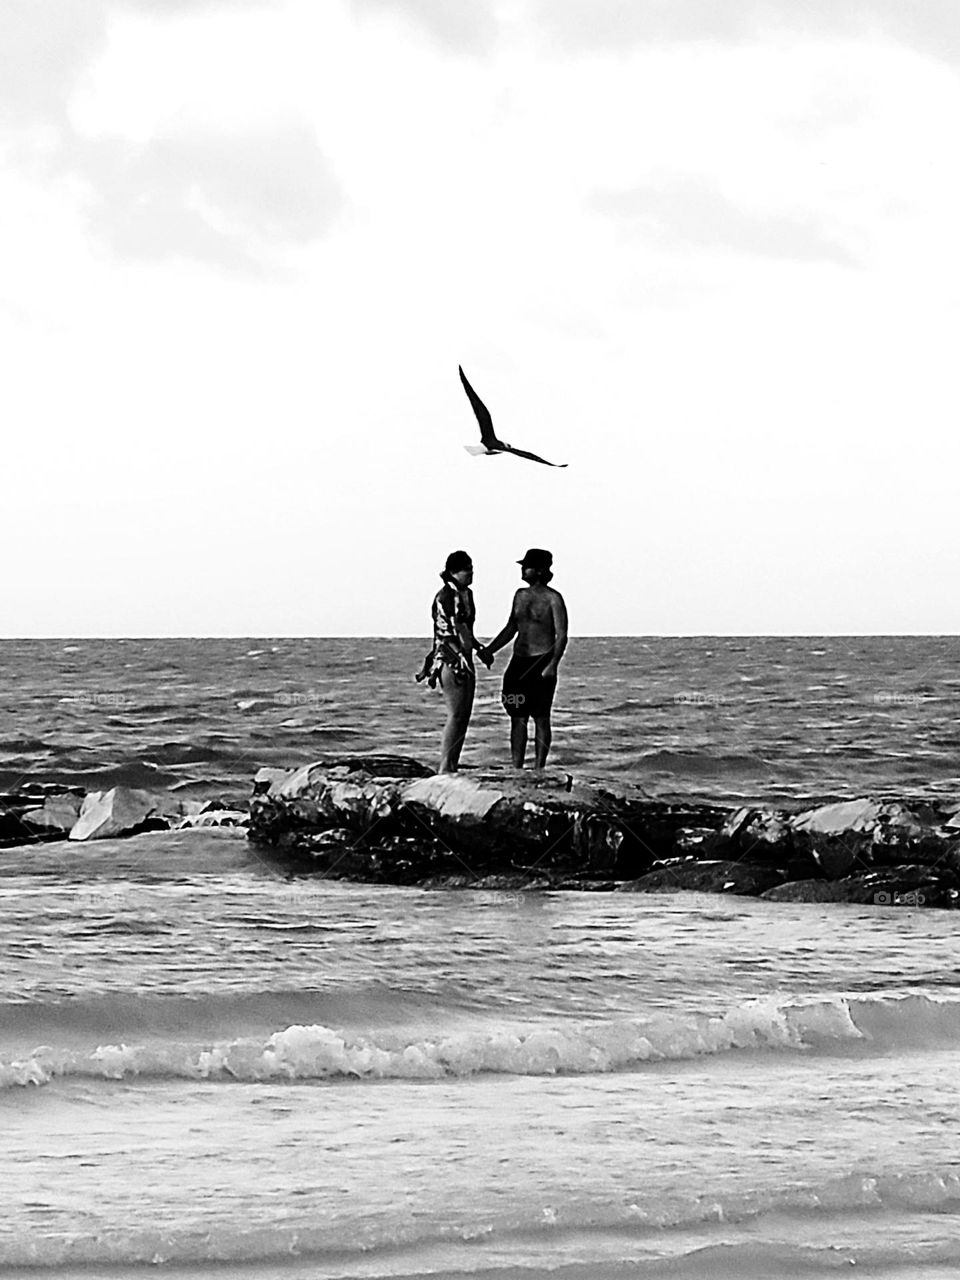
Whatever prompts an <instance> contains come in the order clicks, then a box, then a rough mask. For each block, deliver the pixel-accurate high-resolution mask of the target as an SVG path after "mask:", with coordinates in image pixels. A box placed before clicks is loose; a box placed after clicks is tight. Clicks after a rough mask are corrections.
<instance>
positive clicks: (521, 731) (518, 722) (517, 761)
mask: <svg viewBox="0 0 960 1280" xmlns="http://www.w3.org/2000/svg"><path fill="white" fill-rule="evenodd" d="M526 754H527V717H526V716H511V717H510V756H511V758H512V760H513V767H514V768H515V769H522V768H523V757H524V756H525V755H526Z"/></svg>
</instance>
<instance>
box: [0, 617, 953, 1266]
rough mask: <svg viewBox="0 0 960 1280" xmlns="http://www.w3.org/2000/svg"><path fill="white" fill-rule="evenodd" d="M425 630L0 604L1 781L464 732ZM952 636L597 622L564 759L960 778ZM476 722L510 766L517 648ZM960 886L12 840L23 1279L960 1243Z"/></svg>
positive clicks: (938, 1250) (819, 780)
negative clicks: (111, 614)
mask: <svg viewBox="0 0 960 1280" xmlns="http://www.w3.org/2000/svg"><path fill="white" fill-rule="evenodd" d="M426 648H427V641H426V640H425V639H419V640H418V639H411V638H403V639H384V638H370V639H339V640H338V639H300V638H298V639H283V638H276V639H249V640H247V639H182V640H171V639H163V640H159V639H158V640H143V639H130V640H90V639H76V640H69V639H62V640H8V641H0V711H2V718H0V791H3V792H9V791H12V790H14V789H16V788H17V787H18V786H22V785H23V784H25V783H28V782H32V781H33V782H35V781H43V782H61V783H64V784H69V785H72V786H81V787H83V788H85V789H87V790H93V789H103V788H105V787H108V786H113V785H116V784H118V783H125V784H128V785H132V786H136V787H143V788H147V789H150V790H169V791H173V792H175V793H176V794H178V795H182V796H184V797H186V798H203V799H209V800H216V801H217V802H222V803H223V804H224V805H228V806H229V805H239V806H241V807H242V806H244V805H245V803H246V800H247V797H248V796H249V793H250V784H251V779H252V776H253V774H254V773H255V772H256V770H257V769H258V768H259V767H261V766H263V765H271V766H289V767H291V768H292V767H294V766H297V765H301V764H304V763H307V762H309V761H311V760H315V759H321V758H328V759H332V758H336V757H337V756H340V755H343V754H356V753H363V752H367V751H375V752H377V753H383V752H392V753H397V754H403V755H409V756H413V757H416V758H418V759H421V760H424V761H426V762H431V761H434V760H435V758H436V754H437V750H438V746H439V735H440V729H441V724H442V720H443V710H442V699H441V697H440V695H439V694H437V693H436V692H435V691H433V692H432V691H430V690H428V689H426V688H424V687H423V686H422V685H418V684H416V683H415V681H414V679H413V676H414V672H415V671H416V670H417V669H418V668H419V666H420V664H421V661H422V658H423V654H424V651H425V650H426ZM957 649H958V643H957V640H956V638H954V637H872V638H849V637H823V638H819V637H801V638H790V637H749V638H743V637H739V638H737V637H724V638H718V637H698V638H659V637H648V638H575V639H574V640H573V641H572V642H571V646H570V649H569V652H568V656H567V658H566V659H565V660H564V663H563V665H562V668H561V677H560V684H559V690H558V695H557V704H556V710H555V716H554V734H555V737H554V751H553V754H552V757H551V762H550V768H551V771H552V774H553V775H563V774H573V775H574V776H575V777H594V778H601V779H603V778H607V779H610V780H611V781H613V782H615V783H617V784H620V785H624V784H631V785H635V786H637V787H640V788H642V789H643V790H644V791H646V792H647V793H648V794H650V795H651V796H660V797H700V798H706V799H710V800H714V801H717V802H720V803H728V804H731V805H734V804H748V803H749V804H753V803H755V804H776V805H789V806H794V807H796V806H798V805H800V804H803V803H805V802H808V801H811V802H813V801H825V800H830V799H839V798H845V797H846V798H848V797H854V796H863V795H870V796H897V797H918V798H922V797H925V796H926V797H933V796H936V797H941V798H942V797H947V798H951V797H954V798H958V799H960V750H958V749H960V718H958V711H960V662H958V652H957ZM503 656H504V655H501V661H499V662H498V667H497V668H495V670H494V672H492V673H487V672H485V671H481V673H480V677H479V685H478V696H477V702H476V707H475V712H474V719H473V723H472V725H471V729H470V734H469V737H468V739H467V743H466V747H465V750H464V755H463V766H464V768H465V771H466V772H467V774H468V775H469V771H470V770H471V769H479V768H482V767H484V766H486V765H489V764H492V763H494V762H496V763H502V762H503V761H504V759H505V757H506V754H507V724H506V717H505V716H504V714H503V711H502V709H501V707H500V706H499V701H498V696H497V690H498V669H499V670H502V667H503V661H502V658H503ZM958 924H960V918H958V917H957V916H955V915H954V914H953V913H952V912H950V911H941V910H931V909H918V908H914V907H910V906H894V905H875V906H869V907H866V906H849V905H835V904H834V905H824V904H818V905H806V904H786V903H771V902H764V901H763V900H760V899H749V898H739V897H724V896H709V895H701V894H695V893H675V894H652V895H643V894H618V893H575V892H556V893H552V892H530V891H527V892H492V891H469V890H421V889H416V888H397V887H391V886H371V885H358V884H349V883H346V882H332V881H329V880H327V879H324V878H323V877H322V876H314V877H310V876H299V877H297V876H293V875H291V874H290V873H289V872H288V871H287V869H286V868H284V866H283V865H282V863H280V862H278V861H277V860H276V859H275V858H274V857H272V856H271V855H270V854H269V853H268V852H267V851H264V850H262V849H257V848H254V847H253V846H251V845H250V844H249V842H248V841H247V839H246V837H245V834H244V832H243V831H242V830H241V829H228V828H222V829H200V830H192V831H161V832H148V833H145V834H142V835H138V836H133V837H130V838H128V839H118V840H113V839H111V840H102V841H96V842H92V843H89V844H76V843H66V842H64V843H52V844H41V845H30V846H27V845H24V846H14V847H8V848H2V849H0V946H2V957H3V963H2V965H0V1188H2V1191H0V1280H2V1277H4V1276H11V1277H37V1278H41V1277H51V1278H54V1277H55V1278H56V1280H73V1278H76V1280H80V1277H83V1280H97V1278H99V1277H103V1278H104V1280H107V1278H108V1277H109V1278H110V1280H123V1278H126V1277H131V1278H139V1277H146V1276H151V1277H161V1278H164V1280H165V1278H167V1277H170V1278H171V1280H172V1278H174V1277H176V1278H177V1280H193V1278H196V1280H200V1278H201V1277H203V1278H209V1277H224V1278H227V1277H230V1278H232V1277H240V1278H241V1280H243V1278H249V1280H267V1278H276V1280H340V1278H343V1280H347V1278H349V1280H381V1278H386V1277H390V1278H391V1280H396V1278H399V1277H409V1278H412V1277H434V1278H437V1277H461V1276H463V1277H466V1276H481V1277H487V1278H489V1280H537V1278H541V1277H548V1276H549V1277H556V1278H557V1280H594V1278H596V1280H607V1278H608V1277H609V1278H610V1280H614V1278H616V1280H626V1278H630V1280H633V1278H634V1277H636V1278H637V1280H640V1278H644V1277H665V1278H667V1277H669V1278H674V1280H687V1278H689V1280H700V1278H702V1277H731V1278H735V1277H746V1278H753V1277H757V1278H760V1277H763V1278H766V1277H771V1278H774V1277H835V1276H838V1275H847V1274H853V1275H857V1276H861V1277H862V1276H871V1277H886V1278H887V1280H907V1278H914V1277H916V1278H917V1280H921V1278H922V1280H941V1277H942V1278H946V1277H956V1276H958V1275H960V1106H958V1080H960V1071H958V1066H960V1058H958V1049H960V941H958Z"/></svg>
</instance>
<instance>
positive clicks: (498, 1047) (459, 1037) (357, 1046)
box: [0, 995, 960, 1088]
mask: <svg viewBox="0 0 960 1280" xmlns="http://www.w3.org/2000/svg"><path fill="white" fill-rule="evenodd" d="M958 1041H960V1002H957V1001H951V1000H935V999H933V998H931V997H928V996H922V995H916V996H906V997H897V998H889V997H888V998H885V999H878V1000H870V999H862V1000H846V999H841V998H837V999H834V1000H820V1001H814V1002H811V1003H807V1004H802V1003H794V1004H778V1003H776V1001H774V1000H758V1001H752V1002H749V1003H746V1004H743V1005H739V1006H737V1007H735V1008H732V1009H730V1010H728V1011H726V1012H725V1013H723V1014H721V1015H719V1016H715V1017H711V1016H708V1015H703V1014H662V1015H658V1016H654V1017H651V1018H643V1019H640V1018H632V1019H619V1020H616V1021H605V1022H599V1021H598V1022H569V1023H567V1022H558V1023H555V1024H539V1025H526V1026H524V1025H519V1024H518V1025H504V1024H502V1023H499V1024H496V1025H490V1024H486V1023H484V1024H481V1025H479V1026H477V1025H474V1026H470V1027H467V1028H461V1029H458V1030H456V1031H454V1032H451V1033H449V1034H446V1035H443V1034H437V1035H433V1034H429V1035H424V1034H423V1033H422V1031H418V1032H411V1031H409V1030H408V1029H405V1028H404V1027H403V1026H402V1025H401V1026H395V1027H380V1028H377V1029H376V1030H373V1031H366V1032H363V1033H360V1032H351V1031H346V1030H344V1029H343V1028H340V1029H336V1028H334V1027H331V1026H327V1025H322V1024H316V1023H313V1024H300V1023H297V1024H294V1025H291V1026H287V1027H286V1028H285V1029H283V1030H280V1031H275V1032H273V1033H272V1034H270V1035H268V1036H263V1035H259V1036H249V1035H245V1036H240V1037H238V1038H236V1039H230V1040H227V1039H224V1040H210V1041H206V1042H204V1041H199V1040H191V1041H186V1042H171V1041H170V1040H168V1039H163V1040H160V1041H159V1042H156V1043H140V1044H126V1043H119V1044H101V1045H98V1046H97V1047H96V1048H95V1049H93V1050H91V1051H86V1050H82V1051H80V1050H76V1049H63V1048H61V1049H57V1048H52V1047H49V1046H42V1047H40V1048H37V1049H34V1050H33V1051H32V1052H31V1053H30V1054H28V1055H26V1056H22V1057H19V1058H17V1059H15V1060H8V1061H2V1060H0V1087H5V1088H9V1087H15V1086H27V1085H45V1084H48V1083H49V1082H50V1081H51V1080H54V1079H56V1078H58V1077H83V1078H87V1079H89V1078H95V1079H96V1078H99V1079H103V1080H122V1079H127V1078H130V1077H140V1078H147V1079H150V1078H154V1079H193V1080H212V1081H217V1080H219V1081H246V1082H257V1081H266V1080H270V1081H277V1080H290V1081H312V1080H315V1081H324V1080H351V1079H352V1080H387V1079H401V1080H403V1079H420V1080H432V1079H440V1078H443V1077H464V1076H473V1075H479V1074H482V1073H491V1074H501V1075H527V1076H529V1075H534V1076H538V1075H544V1076H546V1075H555V1074H561V1073H565V1074H567V1073H568V1074H593V1073H600V1072H612V1071H621V1070H628V1069H631V1068H636V1067H640V1066H642V1065H643V1064H645V1063H656V1062H664V1061H680V1060H683V1059H689V1058H695V1057H700V1056H708V1055H715V1054H724V1053H730V1052H785V1051H786V1052H791V1051H792V1052H827V1053H830V1052H837V1051H844V1050H850V1049H856V1048H861V1049H863V1050H864V1051H867V1052H869V1051H871V1050H872V1049H878V1050H880V1051H884V1050H885V1049H888V1048H892V1047H905V1046H907V1047H909V1046H914V1047H921V1046H923V1045H927V1046H930V1045H937V1044H941V1045H955V1044H956V1043H957V1042H958Z"/></svg>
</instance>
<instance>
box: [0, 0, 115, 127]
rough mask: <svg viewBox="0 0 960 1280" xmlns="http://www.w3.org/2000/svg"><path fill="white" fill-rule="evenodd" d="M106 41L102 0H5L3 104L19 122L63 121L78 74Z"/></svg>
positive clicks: (1, 18)
mask: <svg viewBox="0 0 960 1280" xmlns="http://www.w3.org/2000/svg"><path fill="white" fill-rule="evenodd" d="M105 43H106V24H105V21H104V12H103V7H102V5H101V4H100V3H99V0H89V3H88V0H83V3H82V4H67V5H64V4H62V3H55V2H54V0H3V3H2V4H0V109H2V111H3V114H4V115H5V116H6V117H7V118H8V119H10V118H12V120H13V122H14V123H15V124H23V123H27V124H45V123H51V122H53V123H56V122H58V121H60V120H61V119H62V117H63V114H64V112H65V110H66V104H67V100H68V98H69V96H70V94H71V92H72V91H73V88H74V85H75V84H76V82H77V80H78V79H79V77H80V75H81V74H82V73H83V71H84V70H85V69H86V67H87V66H88V65H89V63H90V62H91V61H92V59H93V58H94V56H95V55H96V54H97V53H99V51H100V50H101V48H102V47H103V46H104V44H105Z"/></svg>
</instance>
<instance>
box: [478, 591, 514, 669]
mask: <svg viewBox="0 0 960 1280" xmlns="http://www.w3.org/2000/svg"><path fill="white" fill-rule="evenodd" d="M516 634H517V597H516V596H514V597H513V604H512V605H511V606H510V617H509V618H508V619H507V624H506V626H505V627H504V628H503V630H502V631H501V632H500V633H499V634H498V635H496V636H494V638H493V639H492V640H491V641H490V643H489V644H488V645H484V646H483V647H484V648H485V649H486V651H487V653H489V654H490V655H491V657H492V656H493V654H495V653H496V652H497V650H498V649H502V648H503V646H504V645H505V644H509V643H510V641H511V640H512V639H513V637H514V636H515V635H516Z"/></svg>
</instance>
